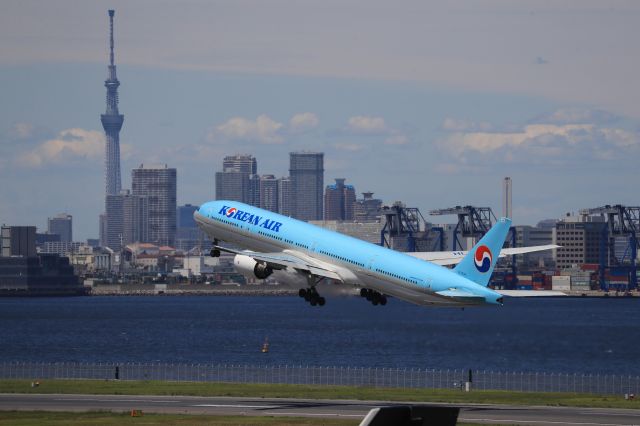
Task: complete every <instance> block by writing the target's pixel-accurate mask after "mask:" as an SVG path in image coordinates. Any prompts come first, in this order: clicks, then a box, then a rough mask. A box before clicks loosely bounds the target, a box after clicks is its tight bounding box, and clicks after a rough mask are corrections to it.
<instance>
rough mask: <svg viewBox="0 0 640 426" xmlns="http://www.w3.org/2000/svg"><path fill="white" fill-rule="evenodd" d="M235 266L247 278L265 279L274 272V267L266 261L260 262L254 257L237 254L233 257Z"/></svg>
mask: <svg viewBox="0 0 640 426" xmlns="http://www.w3.org/2000/svg"><path fill="white" fill-rule="evenodd" d="M233 266H234V268H235V269H236V271H238V272H239V273H241V274H242V275H244V276H245V277H246V278H258V279H261V280H264V279H265V278H267V277H268V276H269V275H271V274H272V273H273V269H271V268H270V267H269V266H267V265H266V264H264V263H258V262H256V261H255V260H253V258H252V257H249V256H245V255H243V254H237V255H236V256H235V257H234V258H233Z"/></svg>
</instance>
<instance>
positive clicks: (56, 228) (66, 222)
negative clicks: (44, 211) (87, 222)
mask: <svg viewBox="0 0 640 426" xmlns="http://www.w3.org/2000/svg"><path fill="white" fill-rule="evenodd" d="M72 228H73V218H72V216H71V215H70V214H67V213H61V214H59V215H56V216H54V217H50V218H49V220H48V221H47V232H48V233H49V234H58V235H60V241H61V242H63V243H70V242H71V241H73V232H72Z"/></svg>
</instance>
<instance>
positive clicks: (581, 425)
mask: <svg viewBox="0 0 640 426" xmlns="http://www.w3.org/2000/svg"><path fill="white" fill-rule="evenodd" d="M458 420H464V421H465V422H467V421H469V422H481V423H486V422H492V423H493V422H496V423H505V424H532V425H577V426H620V423H581V422H553V421H549V420H509V419H472V418H469V417H463V418H460V419H458Z"/></svg>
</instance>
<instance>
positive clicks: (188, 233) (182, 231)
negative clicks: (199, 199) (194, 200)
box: [175, 204, 208, 251]
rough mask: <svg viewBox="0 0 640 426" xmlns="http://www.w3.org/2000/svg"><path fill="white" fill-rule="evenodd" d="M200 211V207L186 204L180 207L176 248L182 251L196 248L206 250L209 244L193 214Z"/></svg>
mask: <svg viewBox="0 0 640 426" xmlns="http://www.w3.org/2000/svg"><path fill="white" fill-rule="evenodd" d="M196 210H198V206H194V205H191V204H185V205H184V206H178V211H177V218H178V221H177V228H176V242H175V248H176V249H178V250H182V251H189V250H191V249H193V248H194V247H200V248H201V250H205V249H206V246H207V245H208V244H206V243H208V240H207V239H206V236H205V235H204V234H203V233H202V231H201V230H200V229H199V228H198V226H197V225H196V221H195V219H194V218H193V213H194V212H195V211H196Z"/></svg>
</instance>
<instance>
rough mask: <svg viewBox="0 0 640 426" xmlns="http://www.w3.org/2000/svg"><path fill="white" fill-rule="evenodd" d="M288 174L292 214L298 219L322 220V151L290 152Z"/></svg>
mask: <svg viewBox="0 0 640 426" xmlns="http://www.w3.org/2000/svg"><path fill="white" fill-rule="evenodd" d="M289 176H290V177H291V207H292V212H291V213H292V216H293V217H295V218H297V219H300V220H322V216H323V213H324V209H323V208H322V206H323V202H322V193H323V189H324V153H322V152H291V153H290V154H289Z"/></svg>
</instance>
